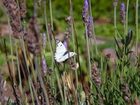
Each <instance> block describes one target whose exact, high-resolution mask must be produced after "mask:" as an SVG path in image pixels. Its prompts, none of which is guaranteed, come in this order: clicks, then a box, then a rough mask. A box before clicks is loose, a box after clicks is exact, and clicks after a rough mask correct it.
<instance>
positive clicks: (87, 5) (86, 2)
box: [82, 0, 89, 23]
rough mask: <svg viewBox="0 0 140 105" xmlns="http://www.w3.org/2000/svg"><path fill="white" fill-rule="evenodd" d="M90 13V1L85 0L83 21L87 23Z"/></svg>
mask: <svg viewBox="0 0 140 105" xmlns="http://www.w3.org/2000/svg"><path fill="white" fill-rule="evenodd" d="M88 15H89V1H88V0H84V6H83V11H82V18H83V21H84V22H85V23H86V22H87V21H88Z"/></svg>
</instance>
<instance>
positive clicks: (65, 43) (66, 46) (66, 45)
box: [63, 40, 68, 49]
mask: <svg viewBox="0 0 140 105" xmlns="http://www.w3.org/2000/svg"><path fill="white" fill-rule="evenodd" d="M63 44H64V46H65V48H66V49H67V48H68V44H67V41H66V40H64V42H63Z"/></svg>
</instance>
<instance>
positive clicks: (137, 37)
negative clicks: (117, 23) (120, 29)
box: [135, 0, 139, 55]
mask: <svg viewBox="0 0 140 105" xmlns="http://www.w3.org/2000/svg"><path fill="white" fill-rule="evenodd" d="M138 1H139V0H136V17H135V24H136V55H138V40H139V32H138V31H139V30H138V27H139V26H138V24H139V23H138V7H139V4H138Z"/></svg>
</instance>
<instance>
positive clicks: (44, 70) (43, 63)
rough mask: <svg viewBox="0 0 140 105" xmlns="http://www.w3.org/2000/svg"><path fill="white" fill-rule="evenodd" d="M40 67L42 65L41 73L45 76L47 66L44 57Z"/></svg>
mask: <svg viewBox="0 0 140 105" xmlns="http://www.w3.org/2000/svg"><path fill="white" fill-rule="evenodd" d="M41 65H42V71H43V73H44V74H46V72H47V64H46V60H45V57H42V61H41Z"/></svg>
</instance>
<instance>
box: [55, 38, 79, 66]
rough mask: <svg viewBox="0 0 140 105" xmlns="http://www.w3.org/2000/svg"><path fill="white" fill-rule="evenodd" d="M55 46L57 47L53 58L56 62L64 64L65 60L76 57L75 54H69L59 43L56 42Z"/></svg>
mask: <svg viewBox="0 0 140 105" xmlns="http://www.w3.org/2000/svg"><path fill="white" fill-rule="evenodd" d="M56 44H57V45H56V52H55V57H54V58H55V60H56V61H57V62H59V63H61V62H64V61H65V60H67V59H69V58H71V57H73V56H75V55H76V53H75V52H69V51H68V50H67V49H66V47H65V46H64V44H63V43H62V42H61V41H59V40H57V41H56Z"/></svg>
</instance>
